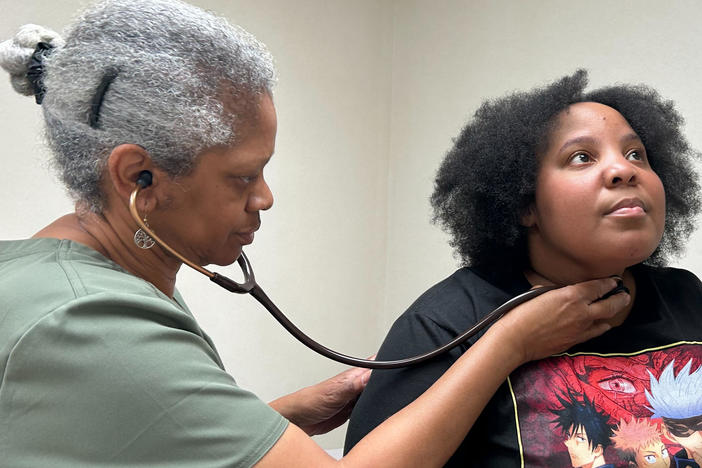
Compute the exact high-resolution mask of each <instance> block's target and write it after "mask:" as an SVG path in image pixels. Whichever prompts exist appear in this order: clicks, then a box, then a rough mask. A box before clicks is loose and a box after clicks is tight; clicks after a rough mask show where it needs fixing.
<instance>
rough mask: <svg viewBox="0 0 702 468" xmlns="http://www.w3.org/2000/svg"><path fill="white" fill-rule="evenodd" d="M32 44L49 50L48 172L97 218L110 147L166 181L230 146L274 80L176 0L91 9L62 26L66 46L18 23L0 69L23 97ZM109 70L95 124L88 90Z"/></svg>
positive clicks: (129, 1) (242, 41)
mask: <svg viewBox="0 0 702 468" xmlns="http://www.w3.org/2000/svg"><path fill="white" fill-rule="evenodd" d="M39 42H46V43H48V44H50V45H51V46H53V47H55V49H54V50H53V52H52V53H51V54H50V55H49V56H48V57H46V58H45V60H44V74H43V85H44V87H45V90H46V94H45V97H44V100H43V103H42V108H43V112H44V120H45V123H46V137H47V140H48V142H49V146H50V147H51V149H52V151H53V153H54V157H55V166H56V168H57V169H58V172H59V174H60V176H61V179H62V180H63V182H64V183H65V184H66V186H67V187H68V190H69V192H70V193H71V194H72V195H73V196H74V197H75V198H76V199H77V200H82V201H84V202H86V203H87V205H88V206H89V207H90V209H91V210H93V211H96V212H100V211H101V210H102V209H103V204H104V199H103V194H102V192H101V190H100V178H101V175H102V172H103V170H104V167H105V163H106V160H107V157H108V156H109V154H110V152H111V151H112V149H113V148H114V147H116V146H118V145H120V144H122V143H133V144H137V145H140V146H142V147H143V148H144V149H146V150H147V151H148V152H149V154H150V156H151V158H152V160H153V162H154V164H156V166H157V167H159V168H161V169H162V170H164V171H165V172H166V173H167V174H169V175H170V176H171V177H175V176H178V175H182V174H186V173H187V172H188V171H189V170H190V169H191V168H192V165H193V161H194V159H195V157H196V155H197V154H198V153H200V152H201V151H202V150H203V149H205V148H208V147H212V146H217V145H231V144H234V143H235V142H236V141H237V138H238V135H237V133H238V132H239V129H240V126H241V123H242V121H244V120H245V119H246V118H247V117H248V114H247V112H250V111H251V110H253V109H255V108H256V105H257V103H258V102H259V100H260V97H261V96H262V94H263V93H271V92H272V87H273V85H274V83H275V71H274V67H273V60H272V57H271V55H270V53H269V52H268V50H267V49H266V48H265V46H264V45H263V44H261V43H260V42H258V41H257V40H256V39H255V38H254V37H253V36H252V35H251V34H249V33H247V32H246V31H244V30H243V29H241V28H239V27H237V26H233V25H231V24H229V23H228V22H227V21H226V20H225V19H223V18H218V17H216V16H213V15H212V14H210V13H207V12H205V11H203V10H201V9H199V8H197V7H194V6H192V5H188V4H186V3H183V2H181V1H179V0H108V1H104V2H101V3H98V4H96V5H94V6H93V7H92V8H89V9H88V10H87V11H85V12H84V13H83V15H82V16H80V17H79V18H78V19H77V20H76V21H75V23H74V24H73V25H72V26H71V27H69V28H68V30H67V31H66V33H65V44H64V40H62V39H61V38H60V37H59V36H58V35H57V34H56V33H54V32H52V31H50V30H47V29H44V28H41V27H38V26H34V25H26V26H24V27H23V28H21V29H20V32H19V33H18V34H17V36H15V38H14V39H11V40H9V41H5V42H4V43H2V44H0V66H2V67H3V68H5V69H6V70H8V71H9V72H10V74H11V80H12V84H13V87H14V88H15V89H16V90H17V91H18V92H20V93H22V94H32V87H31V85H30V83H29V81H28V79H27V71H28V66H29V63H30V60H31V57H32V54H33V53H34V51H35V47H36V46H37V44H38V43H39ZM111 73H116V77H115V78H114V80H113V81H112V82H111V84H110V85H109V89H108V91H107V92H106V93H105V95H104V100H103V101H102V105H101V107H100V110H99V126H95V125H92V126H91V124H90V122H89V121H90V114H91V106H92V103H93V100H94V99H95V95H96V93H97V89H98V87H99V86H100V84H101V82H103V79H104V77H105V76H106V75H109V74H111ZM224 101H226V102H224ZM231 103H234V104H233V105H232V104H231Z"/></svg>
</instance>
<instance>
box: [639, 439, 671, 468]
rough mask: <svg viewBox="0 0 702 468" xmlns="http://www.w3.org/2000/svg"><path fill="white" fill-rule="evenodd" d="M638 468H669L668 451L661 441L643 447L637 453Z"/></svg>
mask: <svg viewBox="0 0 702 468" xmlns="http://www.w3.org/2000/svg"><path fill="white" fill-rule="evenodd" d="M636 466H637V467H638V468H669V467H670V456H669V455H668V449H666V448H665V445H664V444H663V442H661V441H660V440H659V441H657V442H654V443H652V444H651V445H648V446H646V447H642V448H641V450H639V451H637V452H636Z"/></svg>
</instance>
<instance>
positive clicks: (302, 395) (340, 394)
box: [271, 367, 370, 435]
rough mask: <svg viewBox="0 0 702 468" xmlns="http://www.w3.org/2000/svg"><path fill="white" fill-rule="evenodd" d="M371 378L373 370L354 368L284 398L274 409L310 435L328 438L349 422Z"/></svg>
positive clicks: (276, 401)
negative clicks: (357, 400)
mask: <svg viewBox="0 0 702 468" xmlns="http://www.w3.org/2000/svg"><path fill="white" fill-rule="evenodd" d="M369 378H370V370H369V369H362V368H358V367H354V368H351V369H348V370H346V371H344V372H342V373H340V374H338V375H335V376H334V377H331V378H329V379H327V380H324V381H322V382H320V383H318V384H316V385H312V386H309V387H305V388H303V389H301V390H298V391H297V392H295V393H291V394H290V395H286V396H284V397H281V398H279V399H277V400H275V401H273V402H271V406H272V407H273V408H274V409H275V410H276V411H278V412H279V413H280V414H282V415H283V416H285V417H286V418H287V419H288V420H289V421H291V422H292V423H294V424H295V425H297V426H299V427H300V428H301V429H302V430H304V431H305V432H306V433H307V434H308V435H318V434H325V433H327V432H329V431H331V430H332V429H335V428H337V427H338V426H340V425H341V424H343V423H345V422H346V420H347V419H348V418H349V416H350V415H351V410H352V409H353V406H354V404H355V403H356V398H357V397H358V395H359V394H360V393H361V392H362V391H363V389H364V388H365V386H366V384H367V383H368V379H369Z"/></svg>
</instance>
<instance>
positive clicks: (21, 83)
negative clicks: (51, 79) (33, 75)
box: [0, 24, 64, 96]
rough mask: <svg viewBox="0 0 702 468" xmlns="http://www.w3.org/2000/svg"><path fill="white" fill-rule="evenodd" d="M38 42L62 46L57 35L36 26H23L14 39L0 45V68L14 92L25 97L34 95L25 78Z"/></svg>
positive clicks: (61, 41) (61, 40)
mask: <svg viewBox="0 0 702 468" xmlns="http://www.w3.org/2000/svg"><path fill="white" fill-rule="evenodd" d="M40 42H46V43H47V44H49V45H51V46H53V47H61V46H63V44H64V42H63V39H62V38H61V36H60V35H59V34H58V33H56V32H54V31H52V30H51V29H48V28H44V27H43V26H37V25H36V24H25V25H24V26H22V27H21V28H20V29H19V31H18V32H17V34H16V35H15V37H14V38H12V39H8V40H6V41H4V42H2V43H0V67H2V68H3V69H5V70H6V71H7V72H8V73H9V74H10V81H11V82H12V87H13V88H14V89H15V91H17V92H18V93H20V94H24V95H25V96H32V95H33V94H34V91H33V89H32V85H31V83H30V82H29V79H28V78H27V67H28V66H29V62H30V58H31V57H32V54H33V53H34V49H35V48H36V47H37V44H39V43H40Z"/></svg>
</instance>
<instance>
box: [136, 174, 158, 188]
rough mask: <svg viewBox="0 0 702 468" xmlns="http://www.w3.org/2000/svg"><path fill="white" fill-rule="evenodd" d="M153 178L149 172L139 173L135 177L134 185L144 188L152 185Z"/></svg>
mask: <svg viewBox="0 0 702 468" xmlns="http://www.w3.org/2000/svg"><path fill="white" fill-rule="evenodd" d="M153 180H154V176H153V174H151V171H141V172H140V173H139V177H137V180H136V183H137V185H138V186H139V187H141V188H146V187H148V186H149V185H151V184H152V183H153Z"/></svg>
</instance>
